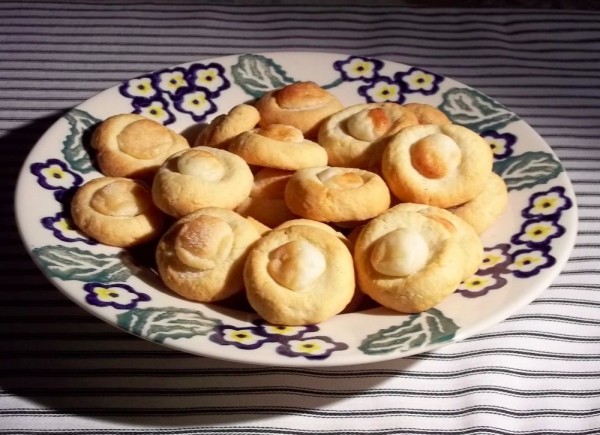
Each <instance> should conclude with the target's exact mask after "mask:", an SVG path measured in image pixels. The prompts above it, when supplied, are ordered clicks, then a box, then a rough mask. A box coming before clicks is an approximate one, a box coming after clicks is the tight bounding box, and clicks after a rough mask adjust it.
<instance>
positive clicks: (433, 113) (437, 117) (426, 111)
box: [402, 103, 452, 125]
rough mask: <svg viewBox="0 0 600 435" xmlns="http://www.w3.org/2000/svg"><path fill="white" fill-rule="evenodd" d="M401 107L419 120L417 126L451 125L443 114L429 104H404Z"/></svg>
mask: <svg viewBox="0 0 600 435" xmlns="http://www.w3.org/2000/svg"><path fill="white" fill-rule="evenodd" d="M402 107H404V108H405V109H408V110H410V111H411V112H412V113H414V114H415V116H416V117H417V119H418V120H419V124H436V125H445V124H451V123H452V121H450V119H449V118H448V116H446V114H445V113H444V112H442V111H441V110H440V109H438V108H437V107H435V106H432V105H430V104H425V103H405V104H403V105H402Z"/></svg>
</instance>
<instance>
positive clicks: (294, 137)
mask: <svg viewBox="0 0 600 435" xmlns="http://www.w3.org/2000/svg"><path fill="white" fill-rule="evenodd" d="M228 149H229V151H231V152H232V153H235V154H237V155H239V156H240V157H242V158H243V159H244V160H245V161H246V162H248V164H250V165H257V166H264V167H268V168H278V169H287V170H296V169H300V168H307V167H310V166H323V165H326V164H327V152H326V151H325V150H324V149H323V147H321V146H320V145H319V144H318V143H316V142H313V141H310V140H308V139H305V138H304V136H303V134H302V132H301V131H300V130H299V129H297V128H296V127H293V126H291V125H285V124H269V125H267V126H265V127H261V128H258V129H255V130H251V131H246V132H244V133H241V134H239V135H238V136H236V137H235V138H234V139H232V140H231V142H230V144H229V148H228Z"/></svg>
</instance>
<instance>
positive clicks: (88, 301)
mask: <svg viewBox="0 0 600 435" xmlns="http://www.w3.org/2000/svg"><path fill="white" fill-rule="evenodd" d="M306 65H310V68H307V67H306ZM307 80H311V81H314V82H316V83H318V84H319V85H321V86H322V87H324V88H326V89H328V90H329V91H330V92H332V93H333V94H335V95H337V96H338V97H339V98H340V99H341V101H342V102H343V103H344V105H346V106H348V105H351V104H357V103H365V102H382V101H394V102H398V103H405V102H424V103H428V104H431V105H434V106H436V107H438V108H439V109H441V110H442V111H444V112H445V113H446V114H447V115H448V117H449V118H450V119H451V120H452V121H453V122H454V123H456V124H460V125H463V126H466V127H468V128H470V129H472V130H474V131H476V132H477V133H479V134H480V135H481V136H482V137H483V138H485V139H486V140H487V141H488V142H489V143H490V146H491V147H492V149H493V152H494V157H495V163H494V171H495V172H496V173H498V174H500V175H501V176H502V177H503V178H504V180H505V181H506V183H507V185H508V188H509V205H508V207H507V209H506V210H505V212H504V214H503V215H502V216H501V217H500V218H499V219H498V221H497V222H496V224H495V225H494V226H493V227H492V228H491V229H489V230H488V231H487V232H486V233H485V234H484V235H483V236H482V237H483V241H484V246H485V259H484V262H483V263H482V265H481V268H480V269H479V271H478V272H477V273H476V274H475V275H473V276H472V277H470V278H468V279H467V280H465V281H464V283H463V284H461V286H460V287H459V288H458V289H457V290H456V292H455V293H453V294H452V295H451V296H450V297H448V298H447V299H446V300H444V301H443V302H442V303H440V304H439V305H438V306H436V307H435V308H432V309H430V310H428V311H426V312H423V313H420V314H413V315H404V314H399V313H396V312H392V311H390V310H387V309H384V308H370V309H366V310H363V311H359V312H355V313H349V314H341V315H337V316H335V317H334V318H332V319H330V320H327V321H325V322H323V323H321V324H319V325H314V326H304V327H276V326H272V325H268V324H265V323H264V322H262V321H261V320H260V319H259V318H257V317H256V316H255V315H254V314H252V313H251V312H248V311H241V310H236V309H231V308H225V307H222V306H217V305H211V304H202V303H197V302H192V301H187V300H184V299H182V298H180V297H178V296H176V295H174V294H173V293H171V292H170V291H168V290H167V289H166V288H165V287H164V286H163V285H162V283H161V281H160V279H159V278H158V277H157V276H156V274H154V273H153V272H152V271H151V270H150V269H149V268H148V267H146V266H145V265H144V264H146V263H145V262H144V261H142V260H140V252H130V251H126V250H122V249H117V248H112V247H108V246H103V245H100V244H98V243H95V242H94V241H92V240H90V239H89V238H87V237H86V236H84V235H83V234H81V233H79V232H78V231H76V230H75V229H74V228H73V226H72V223H71V221H70V218H69V214H68V209H69V207H68V203H69V198H70V196H71V194H72V193H73V191H74V190H75V189H76V188H77V187H78V186H80V185H81V184H82V183H84V182H85V181H87V180H89V179H92V178H95V177H98V176H100V175H101V174H99V173H98V172H97V170H96V169H95V167H94V164H93V162H94V160H93V159H94V156H93V153H92V152H91V151H90V148H89V143H88V142H89V135H90V132H91V130H92V129H93V127H94V126H95V125H96V124H97V123H98V122H100V121H101V120H103V119H105V118H107V117H108V116H111V115H114V114H117V113H128V112H132V113H140V114H142V115H145V116H147V117H150V118H152V119H155V120H157V121H159V122H161V123H163V124H164V125H166V126H168V127H169V128H172V129H174V130H176V131H179V132H184V131H187V130H189V128H190V127H192V126H194V125H197V124H198V123H202V122H209V121H210V120H211V119H213V118H214V117H215V116H217V115H218V114H221V113H226V112H228V111H229V110H230V109H231V108H232V107H233V106H235V105H237V104H239V103H241V102H246V101H250V100H253V99H255V98H258V97H259V96H261V95H262V94H263V93H264V92H265V91H268V90H270V89H273V88H278V87H281V86H283V85H285V84H289V83H292V82H294V81H307ZM16 214H17V220H18V225H19V229H20V232H21V236H22V238H23V241H24V243H25V245H26V248H27V249H28V250H29V252H30V254H31V256H32V258H33V260H34V261H35V263H36V264H37V266H38V267H39V268H40V269H41V270H42V271H43V272H44V274H45V275H46V276H47V277H48V278H49V280H50V281H51V282H52V283H53V284H54V285H55V286H56V287H57V288H59V289H60V290H61V291H62V292H63V293H64V294H66V295H67V296H68V297H69V298H71V299H72V300H74V301H75V302H76V303H77V304H79V305H80V306H82V307H84V308H85V309H86V310H88V311H90V312H91V313H92V314H94V315H96V316H98V317H99V318H101V319H103V320H104V321H106V322H108V323H110V324H112V325H115V326H117V327H119V328H121V329H123V330H125V331H128V332H130V333H132V334H135V335H137V336H139V337H142V338H144V339H147V340H150V341H153V342H156V343H160V344H163V345H166V346H169V347H172V348H175V349H179V350H181V351H184V352H188V353H192V354H197V355H202V356H208V357H213V358H220V359H225V360H231V361H238V362H245V363H252V364H266V365H279V366H304V367H325V366H343V365H353V364H364V363H373V362H379V361H384V360H390V359H394V358H400V357H405V356H409V355H414V354H418V353H422V352H426V351H429V350H432V349H435V348H437V347H439V346H442V345H447V344H449V343H452V342H453V341H457V340H461V339H464V338H466V337H469V336H472V335H474V334H476V333H478V332H480V331H482V330H483V329H486V328H488V327H490V326H491V325H493V324H495V323H498V322H500V321H502V320H503V319H505V318H506V317H508V316H509V315H511V314H512V313H513V312H515V311H516V310H518V309H519V308H521V307H523V306H525V305H527V304H529V303H530V302H531V301H532V300H533V299H535V298H536V297H537V296H538V295H539V294H540V293H541V292H543V291H544V290H545V289H546V288H547V287H548V286H549V285H550V284H551V283H552V281H553V280H554V279H555V278H556V276H557V275H558V274H559V273H560V271H561V270H562V268H563V266H564V264H565V263H566V261H567V259H568V257H569V255H570V252H571V250H572V248H573V245H574V240H575V235H576V227H577V210H576V203H575V195H574V193H573V189H572V186H571V183H570V181H569V179H568V176H567V174H566V173H565V171H564V169H563V167H562V165H561V164H560V162H559V161H558V159H557V157H556V156H555V154H554V153H553V152H552V150H551V149H550V147H549V146H548V145H547V144H546V143H545V142H544V140H543V139H542V138H541V137H540V136H539V135H538V134H537V133H536V132H535V131H534V130H533V129H532V128H531V127H530V126H529V125H528V124H526V123H525V122H523V121H522V120H520V119H519V117H518V116H517V115H515V114H514V113H512V112H511V111H510V110H509V109H507V108H506V107H504V106H502V105H501V104H499V103H498V102H496V101H494V100H493V99H492V98H490V97H488V96H486V95H484V94H482V93H481V92H478V91H477V90H475V89H473V88H470V87H468V86H466V85H464V84H461V83H459V82H457V81H454V80H452V79H449V78H446V77H442V76H440V75H438V74H435V73H433V72H429V71H425V70H424V69H422V68H418V67H413V66H409V65H404V64H400V63H396V62H390V61H383V60H379V59H373V58H366V57H361V56H352V55H346V54H333V53H263V54H244V55H236V56H226V57H220V58H216V59H206V60H200V61H197V62H190V63H186V64H182V65H178V66H175V67H172V68H165V69H162V70H160V71H155V72H152V73H148V74H144V75H142V76H139V77H137V78H134V79H132V80H129V81H127V82H124V83H122V84H121V85H119V86H115V87H113V88H111V89H108V90H106V91H104V92H102V93H100V94H98V95H96V96H95V97H93V98H91V99H89V100H88V101H86V102H84V103H83V104H81V105H79V106H78V107H76V108H74V109H73V110H71V111H70V112H68V113H67V114H66V115H65V116H63V117H62V118H61V119H60V120H58V121H57V122H56V123H55V124H54V125H53V126H52V127H51V128H50V129H49V130H48V131H47V132H46V133H45V134H44V135H43V136H42V137H41V139H40V140H39V142H38V143H37V144H36V145H35V147H34V148H33V150H32V151H31V153H30V155H29V156H28V158H27V160H26V162H25V164H24V166H23V168H22V170H21V174H20V177H19V181H18V186H17V192H16ZM144 255H146V256H147V257H148V258H151V257H152V255H153V253H151V252H146V253H145V254H142V255H141V257H142V258H143V257H144Z"/></svg>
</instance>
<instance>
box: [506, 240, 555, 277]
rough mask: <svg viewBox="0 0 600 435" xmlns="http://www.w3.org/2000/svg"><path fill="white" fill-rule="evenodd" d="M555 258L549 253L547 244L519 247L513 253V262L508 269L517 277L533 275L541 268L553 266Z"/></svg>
mask: <svg viewBox="0 0 600 435" xmlns="http://www.w3.org/2000/svg"><path fill="white" fill-rule="evenodd" d="M555 263H556V259H555V258H554V257H553V256H552V255H550V247H549V246H545V245H542V246H539V247H536V248H533V249H521V250H519V251H516V252H514V253H513V262H512V264H510V265H509V266H508V269H509V270H510V271H511V272H512V273H513V275H515V276H516V277H519V278H529V277H530V276H535V275H537V274H538V273H540V271H541V270H542V269H547V268H549V267H552V266H554V264H555Z"/></svg>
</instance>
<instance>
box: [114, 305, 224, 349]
mask: <svg viewBox="0 0 600 435" xmlns="http://www.w3.org/2000/svg"><path fill="white" fill-rule="evenodd" d="M221 323H222V322H221V321H220V320H218V319H213V318H211V317H207V316H205V315H204V313H202V312H201V311H197V310H190V309H185V308H176V307H164V308H136V309H133V310H129V311H127V312H125V313H122V314H119V315H118V316H117V325H118V326H120V327H121V328H123V329H125V330H127V331H129V332H131V333H133V334H135V335H138V336H140V337H145V338H148V339H150V340H152V341H155V342H157V343H163V342H164V341H165V340H166V339H167V338H172V339H174V340H177V339H178V338H191V337H194V336H199V335H207V334H209V333H210V332H212V331H213V329H214V328H215V326H217V325H220V324H221Z"/></svg>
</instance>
